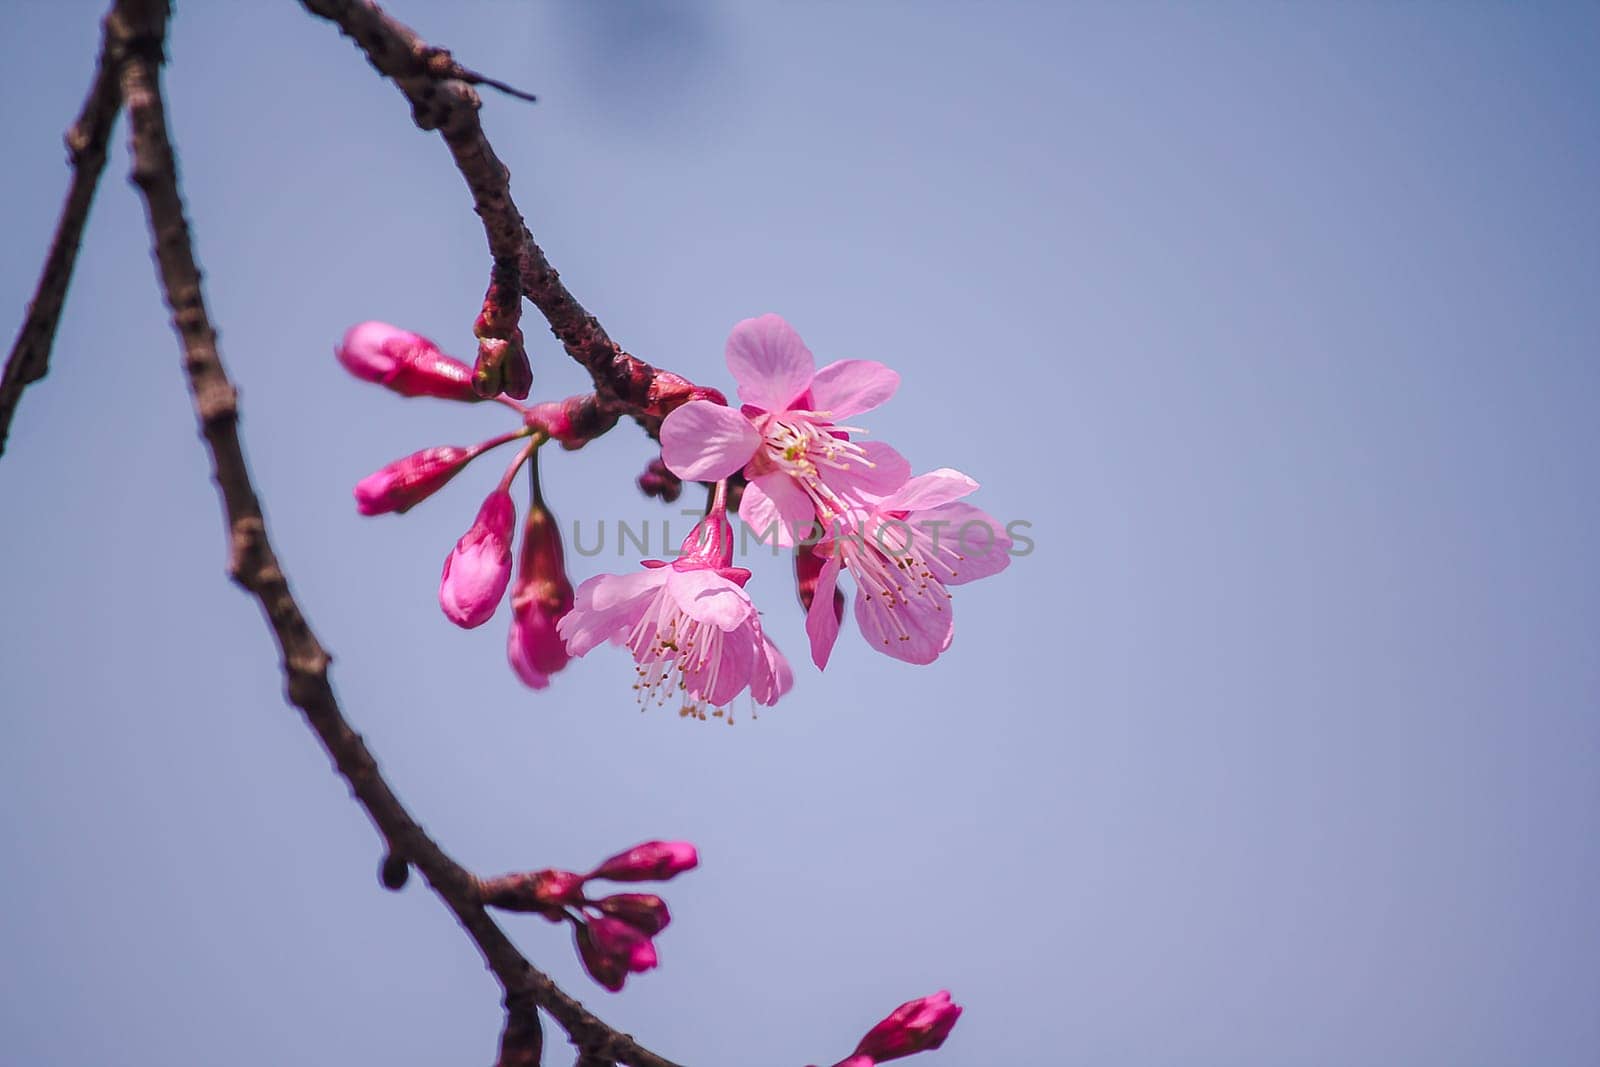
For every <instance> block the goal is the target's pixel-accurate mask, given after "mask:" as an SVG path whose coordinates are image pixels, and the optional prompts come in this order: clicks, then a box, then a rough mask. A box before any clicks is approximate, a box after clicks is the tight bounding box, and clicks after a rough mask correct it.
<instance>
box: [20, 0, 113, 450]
mask: <svg viewBox="0 0 1600 1067" xmlns="http://www.w3.org/2000/svg"><path fill="white" fill-rule="evenodd" d="M120 8H121V5H120V4H119V5H117V6H116V7H113V8H112V10H111V11H110V13H108V14H107V15H106V17H105V19H104V21H103V22H102V24H101V25H102V30H101V38H100V58H99V60H98V61H97V62H96V63H95V70H94V80H93V81H92V82H91V83H90V84H89V95H88V96H87V97H86V98H85V99H84V101H83V107H82V108H81V109H80V110H79V112H78V117H77V119H76V120H74V121H73V123H72V125H71V126H69V127H67V134H66V142H67V159H68V162H69V163H70V164H71V165H72V182H71V184H70V185H69V186H68V187H67V198H66V201H65V203H63V204H62V205H61V218H60V220H59V221H58V222H57V223H56V233H55V238H54V239H53V240H52V241H51V242H50V252H49V254H48V255H46V256H45V260H44V269H43V270H41V271H40V273H39V284H38V287H37V289H36V290H35V291H34V295H33V299H32V300H31V301H29V303H28V313H27V316H26V317H25V318H24V319H23V320H22V327H21V328H20V329H19V330H18V331H17V339H16V342H15V343H14V344H12V346H11V355H10V356H9V357H8V358H7V359H6V367H5V372H4V374H3V375H0V455H3V454H4V453H5V449H6V435H7V434H8V433H9V432H10V429H11V418H12V416H13V415H14V414H15V413H16V410H17V404H18V402H20V401H21V399H22V391H23V390H24V389H26V388H27V387H28V386H29V385H31V384H32V383H34V382H36V381H38V380H39V379H41V378H43V377H44V376H45V374H47V373H48V372H49V370H50V349H51V347H52V346H53V345H54V343H55V337H56V326H57V324H58V323H59V322H60V321H61V306H62V304H63V303H64V302H65V301H66V297H67V287H68V285H70V284H71V282H72V269H73V267H74V266H75V265H76V264H77V261H78V249H79V247H80V245H81V243H82V241H83V227H84V224H85V223H87V222H88V221H89V208H90V206H91V205H92V204H93V203H94V194H95V190H96V189H97V188H99V185H100V175H101V173H102V172H103V171H104V170H105V166H106V143H107V142H108V141H109V140H110V139H111V128H112V127H113V126H114V125H115V124H116V121H117V112H118V110H119V107H118V104H119V102H120V97H119V95H118V92H117V69H118V66H119V65H120V62H121V56H122V54H123V52H124V51H125V47H126V45H127V42H128V35H129V28H128V26H127V24H126V22H125V21H124V20H123V19H122V17H121V14H120Z"/></svg>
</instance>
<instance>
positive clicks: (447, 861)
mask: <svg viewBox="0 0 1600 1067" xmlns="http://www.w3.org/2000/svg"><path fill="white" fill-rule="evenodd" d="M118 10H119V11H121V12H123V13H124V14H125V15H126V16H127V18H128V20H129V25H130V26H131V27H132V28H133V30H134V31H135V32H134V33H133V34H131V35H130V38H129V39H130V42H131V46H130V49H129V52H128V55H127V57H126V59H125V61H124V62H123V64H122V67H121V75H120V84H121V95H122V99H123V101H124V103H125V104H126V106H127V109H128V115H129V121H130V126H131V144H132V149H133V171H132V180H133V183H134V184H135V185H136V186H137V187H138V189H139V192H140V193H141V194H142V196H143V199H144V203H145V209H146V214H147V217H148V220H149V225H150V232H151V238H152V242H153V246H154V254H155V259H156V265H157V272H158V275H159V278H160V282H161V286H162V291H163V294H164V296H165V299H166V302H167V306H168V307H169V308H170V309H171V311H172V323H173V327H174V329H175V330H176V331H177V333H178V336H179V339H180V341H181V343H182V349H183V357H184V369H185V371H186V373H187V375H188V379H189V387H190V392H191V394H192V395H193V398H194V406H195V414H196V417H197V419H198V421H199V425H200V431H201V435H202V436H203V437H204V438H205V442H206V446H207V448H208V450H209V452H210V454H211V466H212V478H213V480H214V481H215V482H216V484H217V488H218V491H219V494H220V496H221V498H222V505H223V511H224V514H225V518H226V522H227V532H228V538H229V546H230V552H229V562H228V571H229V574H230V575H231V576H232V578H233V580H234V581H235V582H237V583H238V584H239V585H240V586H242V587H243V588H244V589H245V590H247V591H248V592H249V593H250V594H251V595H252V596H254V597H255V599H256V600H257V602H258V603H259V604H260V606H261V609H262V612H263V613H264V614H265V616H266V619H267V623H268V626H269V627H270V628H271V630H272V634H273V637H274V639H275V640H276V642H277V645H278V650H279V652H280V654H281V656H282V665H283V673H284V679H285V688H286V692H287V695H288V699H289V701H290V702H291V703H293V704H294V705H295V706H296V707H297V708H299V709H300V710H301V712H302V713H303V714H304V716H305V720H306V722H307V724H308V725H309V726H310V727H311V729H312V730H313V731H314V732H315V733H316V735H317V738H318V740H320V741H321V742H322V746H323V748H324V749H325V750H326V751H327V753H328V755H329V756H330V757H331V759H332V760H333V764H334V766H335V768H336V769H337V770H338V772H339V774H340V775H342V776H343V777H344V779H345V780H346V782H348V783H349V786H350V790H351V792H352V793H353V794H354V795H355V798H356V800H357V801H358V802H359V803H360V804H361V806H362V808H363V809H364V810H365V811H366V813H367V815H368V817H369V818H370V819H371V820H372V822H373V824H374V826H376V827H377V829H378V832H379V833H380V834H382V835H383V838H384V840H385V841H386V843H387V845H388V847H389V850H390V854H391V856H394V857H403V859H404V860H405V861H406V862H408V863H410V864H411V865H412V866H414V867H416V869H417V870H419V871H421V872H422V875H423V877H424V878H426V879H427V882H428V884H429V885H430V886H431V887H432V888H433V890H434V892H435V893H436V894H437V895H438V896H439V898H440V900H442V901H443V902H444V904H445V906H446V907H448V908H449V909H450V911H451V912H452V913H453V914H454V915H455V917H456V920H457V921H458V922H459V923H460V924H461V927H462V929H463V930H465V931H466V933H467V935H468V936H469V937H470V938H471V939H472V941H473V943H474V944H475V945H476V946H477V948H478V951H479V953H480V954H481V955H482V956H483V960H484V963H485V964H486V965H487V966H488V968H489V970H490V971H492V972H493V973H494V975H495V977H496V979H498V981H499V983H500V986H501V988H502V990H503V991H504V993H505V1002H506V1008H507V1027H506V1034H505V1037H504V1038H503V1039H502V1048H503V1050H509V1052H505V1051H503V1053H502V1057H503V1058H502V1064H503V1067H521V1065H522V1064H525V1063H528V1062H531V1061H530V1060H528V1059H527V1055H528V1051H529V1049H530V1048H531V1047H533V1046H532V1044H531V1042H533V1041H534V1038H533V1037H532V1036H531V1034H530V1032H529V1027H530V1019H531V1026H532V1027H533V1028H534V1029H535V1030H536V1029H537V1026H538V1019H537V1015H536V1014H534V1008H533V1006H534V1005H537V1007H538V1008H542V1009H543V1010H544V1011H546V1012H547V1013H549V1015H550V1016H551V1017H552V1018H554V1019H555V1020H556V1021H557V1022H559V1023H560V1024H561V1025H562V1027H563V1028H564V1029H565V1030H566V1031H567V1033H568V1034H569V1035H570V1036H571V1038H572V1040H573V1043H574V1044H575V1045H577V1046H578V1047H579V1048H580V1049H583V1050H585V1051H586V1052H593V1053H595V1054H598V1055H600V1056H603V1057H605V1058H607V1059H611V1060H615V1061H616V1062H618V1063H621V1064H627V1065H630V1067H676V1065H674V1064H672V1063H671V1061H669V1060H666V1059H664V1058H662V1057H661V1056H658V1055H656V1054H655V1053H652V1052H650V1051H648V1050H647V1049H644V1048H642V1047H640V1046H639V1045H638V1044H637V1043H636V1042H635V1041H634V1040H633V1039H632V1038H631V1037H629V1036H628V1035H626V1034H621V1033H618V1032H617V1031H615V1030H613V1029H612V1028H611V1027H609V1026H607V1025H606V1024H605V1023H603V1022H601V1021H600V1020H599V1019H598V1018H596V1017H595V1016H594V1015H593V1014H592V1013H590V1012H589V1011H588V1010H587V1009H585V1008H584V1007H583V1005H582V1004H580V1003H578V1001H576V1000H574V999H573V998H572V997H570V996H568V995H567V994H566V993H564V992H562V991H561V990H560V989H559V988H557V986H556V985H555V983H554V982H552V981H551V980H550V978H549V977H548V976H547V975H545V974H544V973H543V972H541V971H540V970H538V969H537V968H535V967H534V966H533V965H532V964H530V963H529V962H528V961H527V959H526V958H525V957H524V956H523V955H522V954H521V952H520V951H518V949H517V948H516V946H515V945H513V944H512V943H511V941H510V939H509V938H508V937H507V936H506V935H505V933H504V932H503V931H502V930H501V929H500V927H499V925H498V924H496V923H495V921H494V920H493V919H492V918H490V916H489V914H488V913H487V912H486V911H485V910H484V907H483V904H482V902H481V900H480V896H479V892H478V884H479V883H478V880H477V879H476V878H475V877H474V876H473V875H472V874H471V873H470V872H469V871H467V870H466V869H465V868H464V867H462V866H461V865H460V864H458V863H456V862H455V861H454V860H453V859H451V858H450V857H449V856H448V855H446V854H445V852H444V851H443V850H442V849H441V848H440V847H439V846H438V845H437V844H436V843H435V842H434V841H433V839H432V838H431V837H429V836H428V834H427V832H426V831H424V830H423V829H422V827H421V826H420V825H418V824H417V822H416V820H415V819H414V818H413V817H412V816H411V814H410V812H409V811H408V810H407V809H406V808H405V806H404V805H403V804H402V803H401V802H400V800H399V798H398V797H396V796H395V794H394V792H393V790H391V789H390V787H389V784H388V783H387V782H386V781H385V780H384V778H383V775H382V773H381V771H380V770H379V769H378V765H377V762H376V760H374V759H373V756H372V753H371V752H370V751H369V750H368V749H367V746H366V744H365V742H364V741H363V740H362V738H361V736H360V735H359V734H357V733H356V732H355V730H354V729H353V728H352V727H351V726H350V724H349V722H348V721H347V720H346V719H345V717H344V714H343V712H342V711H341V710H340V707H339V703H338V700H337V698H336V697H335V696H334V692H333V687H332V685H331V684H330V682H329V680H328V664H329V662H330V657H329V655H328V653H327V651H326V650H325V649H324V648H323V647H322V645H321V643H320V642H318V640H317V638H316V635H315V634H314V633H313V632H312V630H311V627H310V625H309V624H308V623H307V621H306V619H305V616H304V614H303V613H302V612H301V610H300V607H299V605H298V604H297V603H296V602H295V599H294V596H293V594H292V593H291V591H290V589H289V583H288V580H287V578H286V577H285V575H284V572H283V569H282V567H281V566H280V564H279V562H278V558H277V556H276V554H275V553H274V551H273V549H272V545H271V544H270V542H269V541H268V539H267V531H266V524H265V522H264V519H263V515H262V509H261V502H260V500H259V498H258V497H257V495H256V491H255V487H254V485H253V483H252V481H251V478H250V472H249V469H248V467H247V466H246V464H245V459H244V452H243V448H242V446H241V443H240V440H239V433H238V418H239V409H238V396H237V393H236V391H235V390H234V387H233V384H232V383H231V382H230V381H229V379H228V376H227V373H226V371H225V370H224V368H223V365H222V362H221V359H220V357H219V355H218V353H217V345H216V332H215V330H214V329H213V328H212V325H211V322H210V319H209V317H208V316H207V314H206V308H205V302H204V299H203V296H202V292H201V286H200V271H199V268H198V267H197V266H196V265H195V261H194V251H193V247H192V243H191V238H190V233H189V226H188V222H187V220H186V218H185V216H184V209H183V201H182V198H181V194H180V191H179V188H178V177H177V164H176V161H175V159H174V157H173V151H172V145H171V141H170V139H169V136H168V132H167V126H166V117H165V110H164V107H163V103H162V98H161V91H160V82H159V77H160V66H161V63H162V62H163V54H162V53H163V43H164V40H165V32H166V23H167V18H168V14H169V10H168V4H167V0H120V2H119V3H118ZM393 865H394V863H393V861H390V862H388V863H386V864H385V867H386V868H391V867H392V866H393ZM386 874H392V871H386ZM388 880H391V879H390V878H388V877H386V881H388ZM393 880H398V879H393ZM507 1056H509V1058H506V1057H507ZM519 1056H520V1057H522V1058H521V1059H518V1058H517V1057H519Z"/></svg>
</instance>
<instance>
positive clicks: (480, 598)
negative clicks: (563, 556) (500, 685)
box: [439, 489, 517, 629]
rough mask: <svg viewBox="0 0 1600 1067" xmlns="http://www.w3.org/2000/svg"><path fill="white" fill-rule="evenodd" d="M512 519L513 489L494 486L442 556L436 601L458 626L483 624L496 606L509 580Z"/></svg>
mask: <svg viewBox="0 0 1600 1067" xmlns="http://www.w3.org/2000/svg"><path fill="white" fill-rule="evenodd" d="M516 520H517V508H516V505H515V504H513V503H512V502H511V494H510V493H508V492H506V491H505V490H503V489H496V490H495V491H494V492H492V493H490V494H489V496H488V497H487V498H486V499H485V500H484V502H483V506H482V507H481V508H479V509H478V518H477V520H476V521H475V522H474V523H473V524H472V527H471V529H469V530H468V531H467V532H466V533H464V534H462V535H461V540H459V541H457V542H456V547H455V549H454V551H452V552H451V553H450V555H449V556H447V557H445V561H444V573H443V574H442V575H441V576H440V578H439V606H440V607H441V608H443V609H444V613H445V616H446V617H447V618H449V620H450V621H451V622H453V623H455V624H456V625H457V626H461V627H465V628H467V629H471V628H472V627H474V626H482V625H483V624H484V623H486V622H488V621H489V619H490V617H491V616H493V615H494V613H495V609H496V608H498V607H499V606H500V600H501V598H502V597H504V596H505V595H506V586H507V585H510V584H511V527H512V526H513V525H514V524H515V523H516Z"/></svg>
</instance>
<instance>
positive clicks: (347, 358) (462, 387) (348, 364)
mask: <svg viewBox="0 0 1600 1067" xmlns="http://www.w3.org/2000/svg"><path fill="white" fill-rule="evenodd" d="M334 354H335V355H337V356H338V357H339V362H340V363H343V364H344V366H345V369H346V370H348V371H349V372H350V373H351V374H353V375H355V376H356V377H357V378H360V379H362V380H363V381H368V382H376V383H377V384H379V385H381V386H384V387H385V388H387V389H391V390H393V391H394V392H396V393H399V394H400V395H401V396H436V397H440V398H442V399H445V400H473V401H475V400H477V399H478V397H477V396H476V395H475V394H474V393H473V391H472V372H471V371H470V370H468V369H467V365H466V364H465V363H462V362H461V361H460V360H458V359H452V358H451V357H450V356H447V355H445V354H444V353H443V352H441V351H439V346H438V345H436V344H434V343H433V342H432V341H430V340H428V339H427V338H426V337H423V336H421V335H420V334H415V333H412V332H411V331H410V330H402V329H400V327H398V326H390V325H389V324H388V323H385V322H363V323H359V324H358V325H355V326H352V327H350V329H349V330H348V331H346V332H345V335H344V340H343V341H342V342H341V343H340V345H339V347H338V348H337V349H335V350H334Z"/></svg>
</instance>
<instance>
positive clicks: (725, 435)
mask: <svg viewBox="0 0 1600 1067" xmlns="http://www.w3.org/2000/svg"><path fill="white" fill-rule="evenodd" d="M726 358H727V362H728V369H729V370H730V371H732V372H733V376H734V378H735V379H736V380H737V381H738V383H739V399H740V400H741V401H743V402H744V406H743V408H742V409H741V410H740V411H732V410H730V409H728V408H726V407H723V406H721V405H719V404H716V403H713V402H711V401H709V400H693V401H690V402H689V403H686V404H684V405H683V406H682V407H679V408H677V409H676V410H674V411H673V412H672V413H671V414H670V415H668V416H667V417H666V420H665V421H664V422H662V424H661V456H662V459H663V460H665V462H666V464H667V467H668V468H669V469H670V470H671V471H672V472H673V473H674V474H676V475H678V476H679V477H680V478H684V479H689V480H699V481H708V480H715V479H718V478H725V477H727V476H728V475H730V474H732V473H733V472H734V471H737V470H739V469H741V468H743V470H744V474H745V477H746V478H747V479H748V480H749V484H748V486H747V487H746V488H745V491H744V499H743V501H742V502H741V503H740V505H739V512H740V515H741V516H742V517H743V518H744V520H745V522H746V523H747V524H749V525H751V526H752V527H753V528H755V529H757V530H762V531H764V530H765V529H767V528H768V527H770V526H774V524H775V525H776V529H775V533H776V536H777V538H778V543H779V544H793V543H794V540H795V539H794V537H793V531H795V530H804V529H806V527H808V526H809V525H810V523H811V520H812V518H813V516H814V515H819V514H822V513H824V512H826V511H830V510H833V511H837V510H843V509H844V508H845V507H846V506H847V504H848V503H849V502H850V501H853V500H854V499H856V498H857V497H858V496H859V495H860V494H862V493H878V494H883V493H888V492H891V491H892V490H894V489H895V488H896V487H898V486H899V485H900V484H901V483H902V482H904V481H905V480H906V478H907V477H908V476H909V475H910V474H911V468H910V466H909V465H908V464H906V463H905V461H904V460H903V459H901V458H900V455H899V453H897V452H894V450H893V449H888V450H886V451H884V452H881V453H879V454H878V455H873V454H872V452H870V451H869V450H868V449H866V448H864V447H863V446H862V445H861V444H860V443H858V442H855V441H852V440H851V439H850V435H851V434H852V433H857V434H858V433H861V432H862V431H861V430H860V428H858V427H853V426H846V425H843V424H842V420H845V419H849V418H853V417H854V416H856V415H860V414H862V413H864V412H868V411H871V410H872V409H874V408H876V407H878V406H879V405H881V404H883V403H884V402H885V401H887V400H888V399H889V398H890V397H891V396H893V395H894V391H895V390H896V389H897V388H898V387H899V385H900V376H899V375H898V374H896V373H895V372H894V371H892V370H890V369H889V368H888V367H886V366H884V365H883V364H882V363H878V362H875V361H873V360H866V359H842V360H838V361H836V362H834V363H830V364H828V365H827V366H825V367H823V368H821V369H820V370H819V369H817V367H816V360H815V358H814V357H813V356H812V355H811V350H810V349H809V348H807V347H806V345H805V342H804V341H802V340H801V339H800V335H799V334H798V333H796V332H795V330H794V327H792V326H790V325H789V324H788V323H787V322H785V321H784V320H783V319H782V318H780V317H779V316H777V315H762V316H760V317H759V318H754V319H745V320H744V321H743V322H741V323H739V324H738V325H737V326H735V327H734V328H733V332H732V333H731V334H730V335H729V336H728V345H727V350H726Z"/></svg>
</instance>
